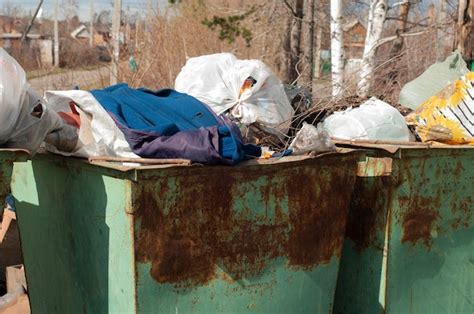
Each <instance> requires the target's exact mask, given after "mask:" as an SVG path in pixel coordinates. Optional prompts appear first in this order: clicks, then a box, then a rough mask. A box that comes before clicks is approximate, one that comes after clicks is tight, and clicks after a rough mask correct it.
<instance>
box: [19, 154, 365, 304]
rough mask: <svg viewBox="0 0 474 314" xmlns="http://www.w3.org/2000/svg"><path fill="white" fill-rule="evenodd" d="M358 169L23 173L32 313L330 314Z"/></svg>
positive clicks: (72, 167)
mask: <svg viewBox="0 0 474 314" xmlns="http://www.w3.org/2000/svg"><path fill="white" fill-rule="evenodd" d="M361 156H362V153H360V152H354V151H353V152H348V153H345V154H328V155H325V156H321V157H317V158H284V159H282V160H277V161H268V162H263V163H260V164H259V163H257V162H248V163H244V164H242V165H239V166H236V167H220V166H219V167H203V166H191V167H189V166H180V167H162V166H160V167H156V166H143V167H138V168H130V169H124V168H123V167H111V166H107V167H106V166H105V165H101V166H98V165H91V164H88V163H85V162H81V161H78V160H72V159H66V158H62V157H58V156H50V155H49V156H37V157H36V158H35V159H34V160H33V161H32V162H30V163H28V164H26V165H18V166H15V171H14V176H15V178H16V180H15V182H16V184H15V185H14V189H13V190H14V196H15V197H16V199H17V201H18V208H19V209H18V211H19V218H18V220H19V226H20V234H21V238H22V244H23V252H24V257H25V269H26V276H27V280H28V286H29V293H30V300H31V306H32V309H33V311H38V312H48V313H64V312H71V311H72V312H75V311H80V312H86V313H97V312H100V313H107V312H109V313H116V312H127V313H130V312H135V313H170V312H173V313H175V312H176V313H191V312H202V313H218V312H225V313H229V312H234V313H235V312H254V313H289V312H299V313H315V312H316V313H329V312H331V310H332V305H333V299H334V292H335V288H336V278H337V272H338V267H339V259H340V255H341V250H342V244H343V240H344V231H345V228H346V221H347V213H348V209H349V203H350V198H351V191H352V188H353V184H354V182H355V175H356V167H357V161H359V160H360V159H361ZM111 168H115V169H111ZM38 235H40V236H38ZM58 296H61V297H60V298H59V299H58Z"/></svg>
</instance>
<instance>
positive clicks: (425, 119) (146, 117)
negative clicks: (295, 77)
mask: <svg viewBox="0 0 474 314" xmlns="http://www.w3.org/2000/svg"><path fill="white" fill-rule="evenodd" d="M463 62H464V61H463V60H462V58H461V56H460V54H458V53H454V54H453V55H452V56H450V57H449V58H448V59H447V60H446V61H445V62H443V63H439V64H435V65H433V66H432V67H430V68H429V69H428V70H427V71H426V72H425V73H424V74H423V75H421V76H420V77H419V78H417V79H416V80H414V81H413V82H410V83H408V84H407V85H406V86H405V87H404V88H403V90H402V92H401V94H400V103H401V105H403V106H405V107H408V108H410V109H411V110H413V112H411V113H410V114H408V115H407V116H404V115H403V114H402V113H401V112H400V110H398V109H397V108H396V107H394V106H392V105H390V104H387V103H385V102H383V101H382V100H380V99H377V98H370V99H368V100H366V101H365V102H364V103H362V104H361V105H359V106H357V107H348V108H346V109H345V110H340V111H336V112H331V111H329V113H326V114H322V115H321V118H320V119H318V121H317V122H316V120H314V121H313V122H312V123H311V122H310V123H308V121H304V122H303V121H298V123H295V121H296V120H297V117H300V116H301V113H303V112H311V110H313V109H312V100H311V95H310V94H309V93H308V92H307V91H305V90H304V89H303V88H301V87H299V86H285V85H284V84H283V83H282V82H281V81H280V80H279V79H278V78H277V77H276V76H275V75H274V74H273V73H272V72H271V70H270V69H269V68H268V67H267V66H266V65H265V64H264V63H263V62H261V61H258V60H239V59H237V58H236V57H235V56H234V55H232V54H229V53H220V54H213V55H207V56H201V57H196V58H190V59H189V60H188V61H187V63H186V65H185V66H184V67H183V68H182V70H181V72H180V73H179V75H178V76H177V78H176V82H175V87H174V89H162V90H159V91H152V90H148V89H143V88H139V89H134V88H130V87H129V86H128V85H126V84H118V85H115V86H111V87H108V88H105V89H101V90H93V91H82V90H71V91H48V92H46V93H45V95H44V97H39V96H38V95H36V94H35V93H34V92H33V91H32V90H31V88H30V86H29V84H28V82H27V81H26V75H25V72H24V70H23V69H22V68H21V66H20V65H19V64H18V63H17V62H16V61H15V60H14V59H13V58H12V57H10V56H9V55H8V53H6V52H5V51H4V50H3V49H0V64H1V67H2V71H0V112H1V114H0V145H2V147H12V148H13V147H14V148H23V149H27V150H29V151H31V152H32V153H35V152H36V151H37V150H38V149H39V148H40V146H44V147H45V148H46V149H47V150H48V151H50V152H53V153H57V154H62V155H66V156H77V157H84V158H94V157H103V156H108V157H111V158H118V159H120V160H125V161H126V160H139V159H143V158H153V159H161V160H171V161H173V160H174V161H176V160H177V159H180V160H181V159H185V160H189V161H191V162H193V163H201V164H206V165H214V164H228V165H234V164H237V163H239V162H241V161H243V160H248V159H252V158H272V157H278V156H285V155H290V154H294V155H300V154H308V153H313V154H318V153H324V152H331V151H335V150H336V146H335V144H334V142H337V140H351V141H367V140H369V141H381V142H397V143H402V142H413V141H423V142H439V143H444V144H472V143H474V73H472V72H469V71H468V70H467V66H466V64H465V63H463ZM300 122H301V123H300Z"/></svg>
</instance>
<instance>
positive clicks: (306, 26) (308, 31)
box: [299, 0, 314, 89]
mask: <svg viewBox="0 0 474 314" xmlns="http://www.w3.org/2000/svg"><path fill="white" fill-rule="evenodd" d="M303 12H304V18H303V25H302V46H303V49H302V50H303V51H302V52H303V58H302V62H301V63H302V66H301V77H300V79H299V83H300V84H301V85H303V86H306V87H308V88H309V89H311V88H312V85H313V39H314V0H304V8H303Z"/></svg>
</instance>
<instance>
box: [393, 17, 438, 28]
mask: <svg viewBox="0 0 474 314" xmlns="http://www.w3.org/2000/svg"><path fill="white" fill-rule="evenodd" d="M385 19H386V20H391V21H404V20H403V19H401V18H399V17H392V16H387V17H386V18H385ZM424 20H426V18H424V19H422V20H420V21H418V22H410V21H406V23H407V24H411V25H416V26H423V27H428V26H429V25H428V24H422V23H421V22H423V21H424Z"/></svg>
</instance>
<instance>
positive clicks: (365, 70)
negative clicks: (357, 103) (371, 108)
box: [358, 0, 387, 98]
mask: <svg viewBox="0 0 474 314" xmlns="http://www.w3.org/2000/svg"><path fill="white" fill-rule="evenodd" d="M386 16H387V0H370V9H369V21H368V23H367V37H366V38H365V47H364V55H363V59H362V69H361V71H360V80H359V83H358V95H359V96H360V97H363V98H365V97H367V96H368V93H369V91H370V88H371V85H372V80H373V78H374V68H375V52H376V51H377V47H378V43H379V41H380V40H381V38H382V33H383V26H384V23H385V19H386Z"/></svg>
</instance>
